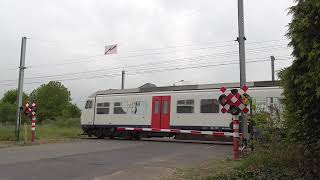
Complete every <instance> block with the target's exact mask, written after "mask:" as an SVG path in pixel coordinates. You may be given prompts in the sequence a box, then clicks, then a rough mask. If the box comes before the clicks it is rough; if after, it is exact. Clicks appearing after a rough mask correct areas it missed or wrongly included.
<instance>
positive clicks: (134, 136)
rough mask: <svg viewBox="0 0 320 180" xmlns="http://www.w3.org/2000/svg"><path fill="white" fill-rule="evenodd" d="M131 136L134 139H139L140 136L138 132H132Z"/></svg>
mask: <svg viewBox="0 0 320 180" xmlns="http://www.w3.org/2000/svg"><path fill="white" fill-rule="evenodd" d="M133 138H134V139H135V140H140V139H141V136H140V133H138V132H137V133H134V134H133Z"/></svg>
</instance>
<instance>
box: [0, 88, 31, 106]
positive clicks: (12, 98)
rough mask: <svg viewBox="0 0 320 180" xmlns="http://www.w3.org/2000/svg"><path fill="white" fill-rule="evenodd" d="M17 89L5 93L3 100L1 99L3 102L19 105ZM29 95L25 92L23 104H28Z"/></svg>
mask: <svg viewBox="0 0 320 180" xmlns="http://www.w3.org/2000/svg"><path fill="white" fill-rule="evenodd" d="M17 98H18V97H17V89H12V90H9V91H7V92H6V93H4V95H3V98H2V99H1V102H4V103H9V104H16V103H17ZM28 98H29V97H28V95H27V94H26V93H25V92H23V98H22V103H24V102H26V101H27V100H28Z"/></svg>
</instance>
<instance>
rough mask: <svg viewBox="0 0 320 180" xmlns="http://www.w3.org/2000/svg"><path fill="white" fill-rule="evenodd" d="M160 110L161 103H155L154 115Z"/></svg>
mask: <svg viewBox="0 0 320 180" xmlns="http://www.w3.org/2000/svg"><path fill="white" fill-rule="evenodd" d="M159 109H160V101H155V102H154V113H155V114H158V113H159Z"/></svg>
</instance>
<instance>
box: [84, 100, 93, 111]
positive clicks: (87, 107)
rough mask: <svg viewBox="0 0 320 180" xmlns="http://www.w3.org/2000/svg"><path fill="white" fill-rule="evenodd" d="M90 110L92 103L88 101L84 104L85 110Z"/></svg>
mask: <svg viewBox="0 0 320 180" xmlns="http://www.w3.org/2000/svg"><path fill="white" fill-rule="evenodd" d="M91 108H92V101H91V100H88V101H87V102H86V106H85V109H91Z"/></svg>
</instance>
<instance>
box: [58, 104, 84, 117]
mask: <svg viewBox="0 0 320 180" xmlns="http://www.w3.org/2000/svg"><path fill="white" fill-rule="evenodd" d="M62 116H63V117H67V118H79V117H80V116H81V110H80V108H79V107H78V106H77V105H75V104H71V103H69V104H68V105H67V106H66V107H65V109H64V110H63V112H62Z"/></svg>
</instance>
